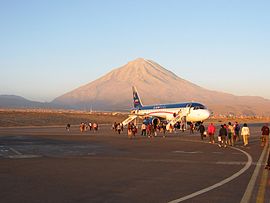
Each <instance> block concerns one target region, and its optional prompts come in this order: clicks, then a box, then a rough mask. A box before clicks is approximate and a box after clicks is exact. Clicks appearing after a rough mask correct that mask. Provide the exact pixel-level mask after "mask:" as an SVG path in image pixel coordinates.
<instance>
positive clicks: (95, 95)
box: [52, 58, 270, 115]
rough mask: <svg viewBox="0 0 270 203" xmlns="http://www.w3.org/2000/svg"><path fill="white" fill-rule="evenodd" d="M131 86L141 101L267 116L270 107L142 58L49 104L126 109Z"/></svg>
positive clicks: (130, 96) (269, 102)
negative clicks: (188, 103) (193, 103)
mask: <svg viewBox="0 0 270 203" xmlns="http://www.w3.org/2000/svg"><path fill="white" fill-rule="evenodd" d="M133 85H134V86H136V87H137V89H138V91H139V94H140V96H141V98H142V101H143V103H144V104H157V103H172V102H185V101H198V102H202V103H204V104H205V105H206V106H208V107H209V108H210V109H211V110H212V111H214V113H215V114H227V113H233V114H246V115H270V110H266V109H270V100H267V99H263V98H261V97H243V96H234V95H232V94H228V93H222V92H217V91H211V90H207V89H205V88H202V87H200V86H198V85H196V84H193V83H191V82H189V81H187V80H184V79H182V78H180V77H178V76H177V75H175V74H174V73H172V72H170V71H168V70H166V69H165V68H163V67H162V66H160V65H159V64H157V63H155V62H154V61H150V60H145V59H142V58H138V59H136V60H134V61H131V62H129V63H128V64H126V65H124V66H122V67H120V68H117V69H114V70H112V71H111V72H109V73H108V74H106V75H104V76H103V77H101V78H99V79H97V80H95V81H93V82H90V83H88V84H86V85H84V86H82V87H79V88H77V89H75V90H73V91H71V92H68V93H66V94H64V95H62V96H60V97H58V98H56V99H55V100H54V101H53V102H52V103H54V104H61V105H69V106H72V107H73V108H90V107H92V108H93V109H95V110H121V109H128V108H131V107H132V106H131V105H132V92H131V86H133Z"/></svg>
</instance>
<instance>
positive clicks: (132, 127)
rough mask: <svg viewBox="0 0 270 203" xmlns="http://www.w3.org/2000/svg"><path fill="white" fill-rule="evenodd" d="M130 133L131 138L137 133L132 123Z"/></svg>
mask: <svg viewBox="0 0 270 203" xmlns="http://www.w3.org/2000/svg"><path fill="white" fill-rule="evenodd" d="M131 131H132V136H133V137H135V135H136V133H137V127H136V125H135V124H134V123H132V125H131Z"/></svg>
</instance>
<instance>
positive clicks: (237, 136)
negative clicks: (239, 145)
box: [233, 121, 240, 142]
mask: <svg viewBox="0 0 270 203" xmlns="http://www.w3.org/2000/svg"><path fill="white" fill-rule="evenodd" d="M233 127H234V142H236V141H238V140H240V133H239V132H240V125H239V124H238V122H237V121H236V122H235V124H234V126H233Z"/></svg>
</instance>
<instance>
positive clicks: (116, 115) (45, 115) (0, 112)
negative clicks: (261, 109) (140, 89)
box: [0, 109, 270, 127]
mask: <svg viewBox="0 0 270 203" xmlns="http://www.w3.org/2000/svg"><path fill="white" fill-rule="evenodd" d="M127 117H128V113H123V112H122V113H120V112H92V113H91V112H84V111H70V110H46V109H0V127H15V126H54V125H55V126H59V125H60V126H63V125H66V124H67V123H70V124H71V125H79V124H80V123H81V122H92V123H93V122H97V123H99V124H113V123H114V122H117V123H118V122H121V121H123V120H125V119H126V118H127ZM229 121H230V122H235V121H237V122H239V123H265V122H270V118H269V117H253V116H252V117H210V118H209V119H208V120H206V121H205V123H206V124H207V123H211V122H213V123H217V124H218V123H228V122H229Z"/></svg>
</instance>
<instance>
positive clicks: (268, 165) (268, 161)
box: [265, 151, 270, 170]
mask: <svg viewBox="0 0 270 203" xmlns="http://www.w3.org/2000/svg"><path fill="white" fill-rule="evenodd" d="M265 169H268V170H270V151H269V154H268V159H267V163H266V166H265Z"/></svg>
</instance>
